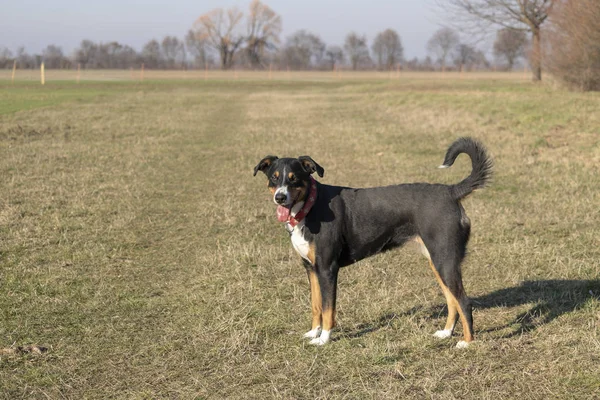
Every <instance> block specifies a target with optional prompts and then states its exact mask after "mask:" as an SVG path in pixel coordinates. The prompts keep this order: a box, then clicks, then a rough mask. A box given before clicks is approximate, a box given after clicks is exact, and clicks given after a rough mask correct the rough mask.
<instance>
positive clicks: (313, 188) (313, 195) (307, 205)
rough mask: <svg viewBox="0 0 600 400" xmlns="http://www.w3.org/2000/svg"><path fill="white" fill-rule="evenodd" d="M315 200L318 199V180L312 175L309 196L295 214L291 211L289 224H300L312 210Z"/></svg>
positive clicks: (292, 225)
mask: <svg viewBox="0 0 600 400" xmlns="http://www.w3.org/2000/svg"><path fill="white" fill-rule="evenodd" d="M315 201H317V181H315V179H314V178H313V177H312V176H311V177H310V191H309V192H308V198H307V199H306V200H305V201H304V205H303V206H302V208H301V209H300V211H298V213H297V214H296V215H295V216H293V217H292V214H291V213H290V216H289V217H288V221H287V222H288V224H290V226H291V227H292V228H293V227H295V226H296V225H298V223H299V222H300V221H302V220H303V219H304V217H306V214H308V213H309V212H310V209H311V208H312V206H314V205H315Z"/></svg>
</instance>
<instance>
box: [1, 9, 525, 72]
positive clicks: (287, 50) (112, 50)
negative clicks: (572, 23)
mask: <svg viewBox="0 0 600 400" xmlns="http://www.w3.org/2000/svg"><path fill="white" fill-rule="evenodd" d="M281 31H282V22H281V17H280V16H279V15H278V14H277V13H276V12H275V11H274V10H273V9H271V8H270V7H269V6H267V5H266V4H264V3H262V2H261V1H260V0H253V1H252V2H251V3H250V6H249V8H248V11H247V13H245V14H244V13H243V12H242V11H240V10H239V9H237V8H235V7H233V8H230V9H222V8H219V9H215V10H212V11H210V12H208V13H206V14H203V15H201V16H200V17H199V18H198V19H197V20H196V22H195V23H194V24H193V26H192V28H191V29H190V30H189V31H188V32H187V34H186V35H185V37H184V38H181V39H180V38H177V37H175V36H165V37H164V38H163V39H162V40H156V39H152V40H150V41H149V42H147V43H146V44H145V45H144V46H143V47H142V49H141V50H140V51H138V50H136V49H134V48H132V47H131V46H128V45H126V44H122V43H119V42H116V41H114V42H108V43H96V42H93V41H91V40H83V41H82V42H81V44H80V45H79V46H78V47H77V48H76V49H75V51H74V52H73V53H72V54H69V55H68V54H65V53H64V52H63V50H62V48H61V47H59V46H56V45H49V46H47V47H46V48H45V49H44V50H43V51H42V53H41V54H33V55H31V54H28V53H27V52H26V51H25V49H24V48H23V47H21V48H19V49H18V50H17V51H16V53H12V52H11V51H10V50H8V49H6V48H4V49H1V48H0V68H11V67H12V66H13V61H14V60H16V62H17V64H18V67H19V68H36V67H38V66H39V65H40V63H41V62H42V61H43V62H44V63H45V66H46V67H47V68H74V67H76V66H77V65H80V66H81V67H82V68H90V69H113V68H114V69H126V68H132V67H135V68H139V67H140V66H141V64H144V66H145V68H149V69H188V68H197V69H204V68H210V69H214V68H221V69H230V68H234V67H235V68H248V69H266V68H275V69H280V70H281V69H283V70H285V69H291V70H334V69H336V68H347V69H352V70H371V69H378V70H390V69H396V68H398V67H399V66H401V67H402V68H403V69H411V70H426V71H433V70H440V69H441V70H446V69H461V70H462V69H468V70H473V69H488V68H490V67H491V66H492V65H499V66H500V67H501V68H504V69H512V67H513V66H514V64H515V62H516V61H517V60H518V59H519V58H520V57H523V56H524V54H525V51H526V47H527V45H528V41H527V40H526V38H525V37H524V35H523V34H521V33H518V32H516V31H515V32H513V31H507V30H502V31H499V33H498V36H497V38H496V42H495V44H494V52H493V53H494V55H495V61H494V62H491V61H489V60H488V59H487V58H486V55H485V52H484V51H482V50H480V49H476V48H475V47H473V46H472V45H470V44H466V43H461V41H460V37H459V35H458V33H457V32H456V31H455V30H452V29H449V28H442V29H440V30H439V31H437V32H436V33H435V34H434V35H433V36H432V38H431V39H430V40H429V42H428V45H427V49H428V56H426V57H424V58H422V59H419V58H412V59H405V57H404V47H403V44H402V40H401V37H400V35H399V34H398V32H397V31H395V30H394V29H391V28H389V29H385V30H383V31H381V32H380V33H378V34H377V35H376V36H375V37H374V38H373V40H372V42H371V43H369V41H368V39H367V37H366V35H364V34H359V33H357V32H350V33H348V34H347V35H346V37H345V40H344V43H343V44H341V45H328V44H327V43H325V42H324V41H323V40H322V39H321V38H320V36H319V35H318V34H316V33H313V32H309V31H306V30H299V31H297V32H295V33H293V34H291V35H289V36H288V37H286V38H285V40H284V41H282V40H281V38H280V36H281Z"/></svg>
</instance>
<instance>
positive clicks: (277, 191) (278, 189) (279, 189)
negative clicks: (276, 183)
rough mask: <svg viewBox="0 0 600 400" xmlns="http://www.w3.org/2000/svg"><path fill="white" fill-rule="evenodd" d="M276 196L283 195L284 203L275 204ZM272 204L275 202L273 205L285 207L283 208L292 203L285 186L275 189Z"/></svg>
mask: <svg viewBox="0 0 600 400" xmlns="http://www.w3.org/2000/svg"><path fill="white" fill-rule="evenodd" d="M278 194H284V195H285V203H283V204H280V203H278V202H277V200H275V199H276V198H277V195H278ZM273 202H275V204H277V205H278V206H285V207H289V206H290V203H291V202H292V196H291V195H290V191H289V190H288V187H287V186H280V187H278V188H277V190H276V191H275V193H274V194H273Z"/></svg>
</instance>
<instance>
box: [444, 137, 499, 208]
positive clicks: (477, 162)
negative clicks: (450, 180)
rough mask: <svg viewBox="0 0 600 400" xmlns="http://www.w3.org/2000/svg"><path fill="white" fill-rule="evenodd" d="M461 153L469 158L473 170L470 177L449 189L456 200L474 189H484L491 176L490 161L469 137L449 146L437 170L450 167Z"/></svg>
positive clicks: (475, 141) (485, 152) (477, 144)
mask: <svg viewBox="0 0 600 400" xmlns="http://www.w3.org/2000/svg"><path fill="white" fill-rule="evenodd" d="M461 153H466V154H468V155H469V157H471V165H472V166H473V170H472V171H471V175H469V176H468V177H466V178H465V179H463V180H462V181H461V182H459V183H457V184H456V185H452V186H451V187H450V190H451V192H452V196H453V197H454V198H455V199H457V200H460V199H462V198H464V197H466V196H468V195H469V194H470V193H471V192H473V191H474V190H475V189H479V188H482V187H485V186H486V184H487V183H488V182H489V180H490V178H491V176H492V167H493V162H492V159H491V158H490V156H489V155H488V154H487V151H486V150H485V147H484V146H483V145H482V144H481V143H480V142H478V141H477V140H475V139H472V138H469V137H462V138H460V139H458V140H456V141H455V142H454V143H452V145H450V147H449V148H448V151H447V152H446V157H444V163H443V164H442V165H440V166H439V167H438V168H448V167H450V166H451V165H452V164H454V161H455V160H456V157H458V155H459V154H461Z"/></svg>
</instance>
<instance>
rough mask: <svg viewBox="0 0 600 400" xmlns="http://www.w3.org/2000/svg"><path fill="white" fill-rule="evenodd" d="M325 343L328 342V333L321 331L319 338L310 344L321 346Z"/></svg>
mask: <svg viewBox="0 0 600 400" xmlns="http://www.w3.org/2000/svg"><path fill="white" fill-rule="evenodd" d="M327 342H329V331H322V332H321V336H319V337H318V338H314V339H313V340H311V341H310V344H314V345H316V346H323V345H324V344H325V343H327Z"/></svg>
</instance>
